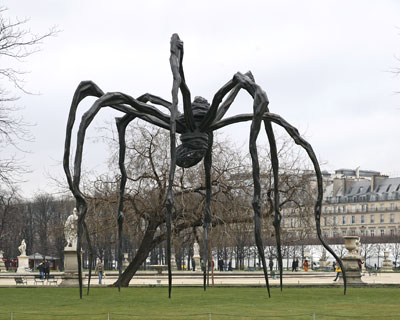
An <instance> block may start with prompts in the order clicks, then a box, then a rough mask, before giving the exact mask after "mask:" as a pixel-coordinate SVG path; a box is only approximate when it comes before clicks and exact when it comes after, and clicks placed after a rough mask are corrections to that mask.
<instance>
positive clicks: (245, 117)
mask: <svg viewBox="0 0 400 320" xmlns="http://www.w3.org/2000/svg"><path fill="white" fill-rule="evenodd" d="M251 120H253V115H252V114H241V115H237V116H233V117H229V118H226V119H223V120H221V121H218V122H216V123H214V124H213V125H212V126H210V130H217V129H220V128H223V127H225V126H227V125H230V124H233V123H238V122H244V121H251ZM263 120H267V121H271V122H274V123H276V124H278V125H280V126H281V127H283V128H284V129H285V130H286V132H287V133H288V134H289V135H290V136H291V137H292V138H293V140H294V141H295V143H296V144H298V145H299V146H301V147H302V148H303V149H304V150H305V151H306V152H307V154H308V156H309V158H310V160H311V162H312V164H313V166H314V170H315V174H316V177H317V186H318V196H317V201H316V203H315V206H314V217H315V224H316V228H317V236H318V238H319V240H320V242H321V244H322V245H323V246H324V248H325V249H326V250H327V251H328V252H329V253H330V254H332V256H333V257H334V258H335V259H336V260H337V261H338V262H339V265H340V267H341V268H342V273H343V282H344V294H346V288H347V279H346V271H345V269H344V267H343V263H342V260H341V259H340V258H339V257H338V256H337V254H336V253H335V252H334V251H333V250H332V248H331V247H330V246H329V245H328V244H327V243H326V242H325V240H324V239H323V238H322V233H321V206H322V197H323V185H322V174H321V169H320V167H319V164H318V160H317V157H316V155H315V153H314V150H313V149H312V147H311V145H310V144H309V143H308V142H307V141H306V140H305V139H304V138H302V137H301V136H300V134H299V132H298V130H297V129H296V128H295V127H293V126H292V125H290V124H289V123H288V122H287V121H286V120H284V119H283V118H282V117H280V116H278V115H276V114H273V113H265V114H264V115H263Z"/></svg>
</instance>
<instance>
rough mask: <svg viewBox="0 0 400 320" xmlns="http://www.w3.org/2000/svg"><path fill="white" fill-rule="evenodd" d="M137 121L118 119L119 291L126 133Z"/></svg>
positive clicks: (119, 289) (125, 177)
mask: <svg viewBox="0 0 400 320" xmlns="http://www.w3.org/2000/svg"><path fill="white" fill-rule="evenodd" d="M133 119H135V116H132V115H125V116H124V117H122V118H116V119H115V120H116V124H117V130H118V141H119V158H118V165H119V170H120V172H121V181H120V184H119V202H118V215H117V216H118V218H117V219H118V291H121V275H122V231H123V229H122V226H123V223H124V194H125V186H126V180H127V174H126V168H125V153H126V141H125V133H126V127H127V126H128V124H129V123H130V122H131V121H132V120H133Z"/></svg>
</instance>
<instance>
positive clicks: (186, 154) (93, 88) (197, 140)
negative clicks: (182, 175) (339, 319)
mask: <svg viewBox="0 0 400 320" xmlns="http://www.w3.org/2000/svg"><path fill="white" fill-rule="evenodd" d="M182 61H183V42H182V41H181V40H180V39H179V36H178V35H177V34H174V35H172V38H171V55H170V65H171V69H172V74H173V87H172V102H168V101H166V100H164V99H162V98H160V97H157V96H154V95H151V94H144V95H142V96H140V97H138V98H136V99H135V98H133V97H131V96H129V95H126V94H124V93H120V92H112V93H104V92H103V91H102V90H101V89H100V88H99V87H98V86H97V85H96V84H95V83H93V82H92V81H83V82H81V83H80V84H79V86H78V88H77V89H76V91H75V94H74V97H73V100H72V104H71V108H70V112H69V117H68V123H67V130H66V140H65V150H64V162H63V164H64V171H65V174H66V176H67V180H68V184H69V187H70V190H71V191H72V193H73V195H74V197H75V199H76V207H77V209H78V241H77V259H78V265H81V255H80V251H81V247H82V243H81V239H82V233H83V229H85V231H86V232H85V233H86V237H87V241H88V244H89V247H90V238H89V234H88V232H87V226H86V223H85V215H86V212H87V203H86V200H85V198H84V196H83V194H82V192H81V191H80V179H81V163H82V150H83V143H84V139H85V133H86V129H87V127H88V126H89V125H90V123H91V121H92V120H93V118H94V117H95V116H96V114H97V112H98V111H99V110H100V109H101V108H103V107H111V108H113V109H116V110H119V111H121V112H123V113H125V115H124V116H123V117H120V118H117V119H116V124H117V129H118V137H119V147H120V152H119V167H120V171H121V182H120V197H119V207H118V237H119V253H118V262H119V263H118V266H119V276H120V277H121V266H122V224H123V220H124V214H123V199H124V192H125V185H126V180H127V175H126V170H125V166H124V160H125V149H126V145H125V130H126V127H127V125H128V124H129V123H130V122H131V121H132V120H134V119H136V118H139V119H142V120H144V121H146V122H149V123H151V124H153V125H156V126H158V127H161V128H164V129H167V130H169V132H170V142H171V143H170V154H171V163H170V172H169V179H168V190H167V194H166V200H165V206H166V226H167V261H168V287H169V289H168V292H169V297H171V286H172V273H171V259H170V257H171V212H172V210H173V206H174V194H173V190H172V185H173V180H174V175H175V169H176V165H178V166H181V167H184V168H188V167H192V166H194V165H196V164H197V163H199V162H200V161H201V160H204V169H205V179H206V205H205V210H204V219H203V228H204V249H205V250H204V252H208V243H209V230H210V224H211V222H212V215H211V209H210V201H211V178H210V171H211V160H212V145H213V132H214V131H215V130H217V129H220V128H222V127H225V126H227V125H230V124H233V123H238V122H243V121H251V129H250V143H249V144H250V145H249V149H250V155H251V159H252V169H253V170H252V171H253V172H252V176H253V181H254V193H253V201H252V205H253V210H254V232H255V241H256V245H257V249H258V253H259V256H260V258H261V262H262V267H263V271H264V277H265V282H266V286H267V289H268V294H269V295H270V289H269V282H268V274H267V266H266V262H265V254H264V248H263V244H262V238H261V184H260V167H259V160H258V152H257V145H256V142H257V138H258V136H259V132H260V130H261V125H262V123H264V127H265V131H266V134H267V137H268V142H269V145H270V153H271V162H272V168H273V176H274V201H273V207H274V222H273V225H274V228H275V235H276V241H277V253H278V264H279V270H280V287H281V289H282V270H283V266H282V252H281V242H280V223H281V213H280V211H279V190H278V182H279V175H278V169H279V161H278V155H277V146H276V141H275V137H274V131H273V128H272V123H275V124H277V125H279V126H281V127H283V128H284V129H285V130H286V132H287V133H288V134H289V136H290V137H291V138H292V139H293V140H294V142H295V143H296V144H298V145H299V146H301V147H302V148H303V149H304V150H305V151H306V152H307V154H308V156H309V158H310V160H311V162H312V164H313V167H314V170H315V174H316V177H317V186H318V197H317V201H316V204H315V207H314V214H315V222H316V228H317V235H318V238H319V239H320V241H321V243H322V245H323V246H324V247H325V248H326V249H327V250H328V251H329V252H330V253H331V254H332V255H333V256H334V257H335V259H336V260H337V261H339V263H340V265H341V267H342V270H343V278H344V285H345V289H344V290H345V292H346V277H345V272H344V269H343V266H342V262H341V260H340V259H339V257H337V255H336V254H335V253H334V251H333V250H332V249H331V248H330V247H329V246H328V245H327V243H326V242H325V241H324V240H323V239H322V236H321V228H320V218H321V204H322V191H323V188H322V175H321V170H320V167H319V164H318V161H317V158H316V156H315V153H314V151H313V149H312V147H311V145H310V144H309V143H308V142H307V141H306V140H305V139H303V138H302V137H301V136H300V134H299V132H298V130H297V129H296V128H295V127H293V126H292V125H290V124H289V123H288V122H287V121H285V120H284V119H283V118H281V117H280V116H279V115H276V114H273V113H270V112H269V109H268V104H269V101H268V98H267V95H266V94H265V92H264V91H263V90H262V89H261V87H260V86H259V85H258V84H257V83H256V82H255V80H254V77H253V75H252V73H251V72H247V73H245V74H242V73H240V72H238V73H236V74H235V75H234V76H233V78H232V79H231V80H229V81H228V82H227V83H226V84H225V85H224V86H222V87H221V88H220V89H219V90H218V91H217V93H216V94H215V95H214V97H213V99H212V102H211V104H209V103H208V102H207V100H206V99H204V98H202V97H196V98H195V99H194V100H193V102H192V99H191V93H190V91H189V88H188V86H187V85H186V81H185V76H184V72H183V65H182ZM242 89H243V90H245V91H247V92H248V93H249V94H250V96H251V97H252V98H253V101H254V102H253V112H252V113H248V114H240V115H236V116H233V117H226V118H224V116H225V114H226V112H227V111H228V109H229V107H230V106H231V105H232V103H233V101H234V100H235V98H236V96H237V94H238V93H239V91H240V90H242ZM179 90H180V91H181V94H182V101H183V109H184V113H183V114H181V113H180V112H179V111H178V92H179ZM88 96H93V97H98V99H97V100H96V101H95V102H94V104H93V105H92V107H91V108H90V109H89V110H88V111H87V112H86V113H85V114H84V115H83V116H82V120H81V122H80V125H79V130H78V136H77V148H76V152H75V157H74V170H73V174H72V173H71V169H70V164H69V158H70V147H71V134H72V128H73V125H74V122H75V116H76V110H77V108H78V105H79V103H80V101H81V100H83V99H84V98H85V97H88ZM155 105H158V106H162V107H164V108H166V109H167V110H168V111H169V114H166V113H164V112H162V111H160V110H159V109H158V108H157V107H155ZM176 133H178V134H180V135H181V136H180V140H181V142H182V143H181V145H180V146H178V147H176V146H175V145H176V144H175V142H176ZM90 250H91V249H90ZM91 259H92V258H91ZM207 259H208V257H207V255H205V257H204V262H205V265H206V266H207V265H208V261H207ZM204 269H205V270H204V290H205V289H206V269H207V268H204ZM78 274H79V285H80V296H81V297H82V274H81V269H80V268H79V270H78ZM90 275H91V272H90V271H89V283H90Z"/></svg>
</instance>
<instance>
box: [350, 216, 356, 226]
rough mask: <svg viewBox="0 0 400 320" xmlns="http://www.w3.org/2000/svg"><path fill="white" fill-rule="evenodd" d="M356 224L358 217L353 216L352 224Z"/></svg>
mask: <svg viewBox="0 0 400 320" xmlns="http://www.w3.org/2000/svg"><path fill="white" fill-rule="evenodd" d="M355 223H356V216H351V224H355Z"/></svg>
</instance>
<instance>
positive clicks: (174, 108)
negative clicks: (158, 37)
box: [165, 34, 186, 298]
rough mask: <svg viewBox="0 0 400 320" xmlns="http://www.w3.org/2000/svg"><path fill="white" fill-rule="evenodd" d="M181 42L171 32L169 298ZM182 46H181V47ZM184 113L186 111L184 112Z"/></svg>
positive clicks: (167, 221) (168, 228)
mask: <svg viewBox="0 0 400 320" xmlns="http://www.w3.org/2000/svg"><path fill="white" fill-rule="evenodd" d="M182 46H183V44H182V42H181V41H180V39H179V37H178V35H177V34H173V35H172V38H171V56H170V64H171V70H172V75H173V78H174V80H173V85H172V92H171V93H172V105H171V109H170V110H171V116H170V131H169V133H170V153H171V164H170V170H169V176H168V188H167V195H166V199H165V207H166V209H167V216H166V226H167V262H168V297H169V298H171V290H172V270H171V215H172V210H173V208H174V192H173V190H172V185H173V183H174V176H175V169H176V117H177V115H178V90H179V87H180V85H181V81H182V77H181V75H180V72H179V65H180V62H181V59H180V55H181V53H182V52H181V50H180V49H179V48H180V47H182ZM182 48H183V47H182ZM185 113H186V112H185Z"/></svg>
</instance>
